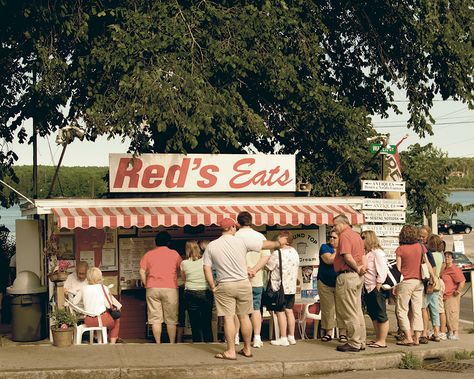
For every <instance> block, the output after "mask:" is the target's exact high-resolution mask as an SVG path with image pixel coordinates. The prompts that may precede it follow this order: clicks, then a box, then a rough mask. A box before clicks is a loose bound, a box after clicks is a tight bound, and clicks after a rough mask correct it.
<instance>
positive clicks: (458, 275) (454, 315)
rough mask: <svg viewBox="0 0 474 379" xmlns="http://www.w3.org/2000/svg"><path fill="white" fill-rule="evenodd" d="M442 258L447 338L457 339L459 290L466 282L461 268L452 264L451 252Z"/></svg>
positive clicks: (460, 290)
mask: <svg viewBox="0 0 474 379" xmlns="http://www.w3.org/2000/svg"><path fill="white" fill-rule="evenodd" d="M444 259H445V266H444V267H443V268H442V269H441V270H442V271H441V279H443V282H444V285H445V289H444V295H443V300H444V311H445V313H446V322H447V324H448V332H449V334H448V339H450V340H458V339H459V336H458V329H459V309H460V306H461V292H462V290H463V289H464V285H465V284H466V279H465V278H464V275H463V273H462V271H461V269H460V268H459V267H458V266H456V265H455V264H454V259H453V253H452V252H450V251H446V252H445V253H444Z"/></svg>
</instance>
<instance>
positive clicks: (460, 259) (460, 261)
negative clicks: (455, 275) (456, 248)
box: [453, 253, 474, 282]
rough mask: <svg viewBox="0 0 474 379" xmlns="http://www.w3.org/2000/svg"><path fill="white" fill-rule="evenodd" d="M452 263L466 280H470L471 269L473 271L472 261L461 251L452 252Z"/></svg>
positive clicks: (473, 264)
mask: <svg viewBox="0 0 474 379" xmlns="http://www.w3.org/2000/svg"><path fill="white" fill-rule="evenodd" d="M453 258H454V264H455V265H456V266H458V267H459V268H460V269H461V270H462V273H463V274H464V277H465V278H466V282H470V281H471V274H470V273H471V271H474V263H472V261H471V260H470V259H469V258H468V257H467V256H466V254H463V253H453Z"/></svg>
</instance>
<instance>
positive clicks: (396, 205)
mask: <svg viewBox="0 0 474 379" xmlns="http://www.w3.org/2000/svg"><path fill="white" fill-rule="evenodd" d="M362 209H388V210H392V211H403V210H405V209H406V202H405V200H402V199H364V200H362Z"/></svg>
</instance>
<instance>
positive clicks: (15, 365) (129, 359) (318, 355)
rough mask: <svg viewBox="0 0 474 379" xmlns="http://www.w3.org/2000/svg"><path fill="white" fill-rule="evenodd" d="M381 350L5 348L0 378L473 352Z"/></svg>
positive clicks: (366, 366) (311, 369) (298, 369)
mask: <svg viewBox="0 0 474 379" xmlns="http://www.w3.org/2000/svg"><path fill="white" fill-rule="evenodd" d="M389 342H390V343H389V346H388V348H387V349H370V348H367V350H365V351H364V352H360V353H340V352H337V351H336V350H335V348H336V345H337V342H334V341H331V342H327V343H323V342H321V341H319V340H318V341H315V340H305V341H298V343H297V344H296V345H295V346H290V347H277V346H272V345H270V344H269V343H265V346H264V347H263V348H261V349H254V351H253V353H254V357H253V358H245V357H241V356H238V359H237V360H236V361H223V360H218V359H215V358H214V354H216V353H218V352H221V351H222V350H223V349H224V344H218V343H215V344H178V345H169V344H163V345H155V344H151V343H148V344H133V343H126V344H119V345H103V346H101V345H91V346H89V345H82V346H72V347H68V348H57V347H54V346H51V345H28V344H22V345H8V346H4V347H0V378H24V377H29V378H31V379H33V378H56V377H65V376H66V377H67V378H86V377H91V376H92V377H94V378H137V377H140V378H143V377H160V378H168V377H169V378H171V377H179V378H194V379H198V378H206V379H211V378H275V377H286V376H295V375H305V374H310V373H311V374H316V373H318V374H323V373H330V372H338V371H347V370H362V369H363V370H370V369H377V370H379V369H385V368H393V367H397V366H398V364H399V362H400V359H401V357H402V355H403V352H408V351H409V352H413V353H414V354H416V355H419V356H420V358H433V357H436V358H441V359H446V358H447V357H448V356H450V355H451V356H452V355H453V354H454V352H455V351H463V350H468V351H472V350H473V349H474V335H473V334H463V335H461V339H460V340H459V341H442V342H440V343H434V342H433V343H429V344H427V345H420V346H417V347H409V348H404V347H403V348H402V347H400V346H397V345H395V344H394V339H393V338H390V341H389Z"/></svg>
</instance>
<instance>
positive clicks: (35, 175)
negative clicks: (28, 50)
mask: <svg viewBox="0 0 474 379" xmlns="http://www.w3.org/2000/svg"><path fill="white" fill-rule="evenodd" d="M35 87H36V64H35V65H33V91H35V92H36V88H35ZM35 105H36V104H35ZM37 198H38V130H37V127H36V123H35V115H34V112H33V199H37Z"/></svg>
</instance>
